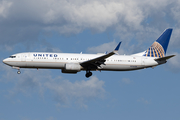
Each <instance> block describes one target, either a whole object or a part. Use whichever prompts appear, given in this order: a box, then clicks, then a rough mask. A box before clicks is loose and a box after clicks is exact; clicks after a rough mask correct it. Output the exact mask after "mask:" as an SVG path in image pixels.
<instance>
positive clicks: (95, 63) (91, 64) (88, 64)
mask: <svg viewBox="0 0 180 120" xmlns="http://www.w3.org/2000/svg"><path fill="white" fill-rule="evenodd" d="M120 45H121V42H119V44H118V45H117V46H116V48H115V49H114V50H113V51H112V52H110V53H108V54H106V55H102V56H100V57H97V58H94V59H91V60H88V61H84V62H82V63H80V65H81V66H82V67H84V68H85V69H87V70H91V69H97V67H100V65H101V64H104V62H105V61H106V60H105V59H106V58H108V57H110V56H112V55H114V54H116V53H117V52H118V50H119V47H120ZM104 65H105V64H104Z"/></svg>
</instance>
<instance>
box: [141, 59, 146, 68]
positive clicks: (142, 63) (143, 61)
mask: <svg viewBox="0 0 180 120" xmlns="http://www.w3.org/2000/svg"><path fill="white" fill-rule="evenodd" d="M141 65H143V66H144V65H145V58H144V57H142V59H141Z"/></svg>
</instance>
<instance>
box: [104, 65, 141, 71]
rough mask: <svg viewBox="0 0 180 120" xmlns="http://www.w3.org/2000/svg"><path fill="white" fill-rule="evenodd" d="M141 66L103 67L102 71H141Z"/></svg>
mask: <svg viewBox="0 0 180 120" xmlns="http://www.w3.org/2000/svg"><path fill="white" fill-rule="evenodd" d="M142 68H143V66H141V65H123V64H121V65H117V64H115V65H113V64H111V65H105V66H103V68H102V70H110V71H128V70H137V69H142Z"/></svg>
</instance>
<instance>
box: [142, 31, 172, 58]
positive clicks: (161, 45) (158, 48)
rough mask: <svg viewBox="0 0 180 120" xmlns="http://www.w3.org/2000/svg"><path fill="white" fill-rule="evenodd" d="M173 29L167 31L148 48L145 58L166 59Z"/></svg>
mask: <svg viewBox="0 0 180 120" xmlns="http://www.w3.org/2000/svg"><path fill="white" fill-rule="evenodd" d="M171 33H172V28H168V29H166V30H165V31H164V32H163V33H162V35H161V36H160V37H159V38H158V39H157V40H156V41H155V42H154V43H153V44H152V45H151V47H150V48H148V49H147V50H146V52H145V54H144V55H143V56H147V57H165V55H166V51H167V47H168V44H169V40H170V37H171Z"/></svg>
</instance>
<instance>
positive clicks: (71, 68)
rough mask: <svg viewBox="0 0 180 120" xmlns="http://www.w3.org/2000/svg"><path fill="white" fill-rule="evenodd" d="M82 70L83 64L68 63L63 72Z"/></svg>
mask: <svg viewBox="0 0 180 120" xmlns="http://www.w3.org/2000/svg"><path fill="white" fill-rule="evenodd" d="M79 71H81V65H79V63H66V64H65V67H64V69H62V73H74V74H75V73H77V72H79Z"/></svg>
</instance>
